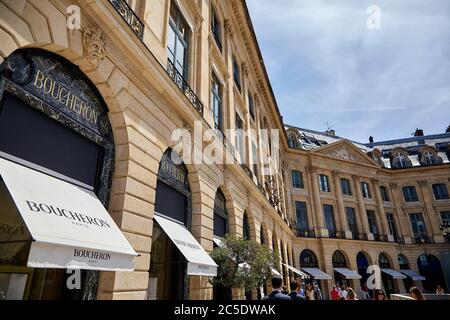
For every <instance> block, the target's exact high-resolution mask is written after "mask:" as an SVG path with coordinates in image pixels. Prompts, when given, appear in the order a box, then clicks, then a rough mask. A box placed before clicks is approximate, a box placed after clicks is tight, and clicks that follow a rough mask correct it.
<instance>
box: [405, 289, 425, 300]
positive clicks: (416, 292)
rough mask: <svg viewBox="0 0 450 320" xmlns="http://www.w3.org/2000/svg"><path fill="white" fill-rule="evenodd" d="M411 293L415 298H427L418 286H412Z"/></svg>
mask: <svg viewBox="0 0 450 320" xmlns="http://www.w3.org/2000/svg"><path fill="white" fill-rule="evenodd" d="M409 294H410V295H411V298H413V299H414V300H425V298H424V296H423V295H422V292H421V291H420V289H419V288H417V287H412V288H411V289H409Z"/></svg>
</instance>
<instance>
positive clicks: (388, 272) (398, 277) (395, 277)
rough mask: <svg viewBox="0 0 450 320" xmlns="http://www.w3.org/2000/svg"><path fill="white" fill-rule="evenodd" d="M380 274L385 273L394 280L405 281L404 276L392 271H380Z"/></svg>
mask: <svg viewBox="0 0 450 320" xmlns="http://www.w3.org/2000/svg"><path fill="white" fill-rule="evenodd" d="M381 271H382V272H384V273H386V274H387V275H389V276H391V277H392V278H394V279H406V276H405V275H404V274H401V273H400V272H397V271H395V270H393V269H388V268H386V269H381Z"/></svg>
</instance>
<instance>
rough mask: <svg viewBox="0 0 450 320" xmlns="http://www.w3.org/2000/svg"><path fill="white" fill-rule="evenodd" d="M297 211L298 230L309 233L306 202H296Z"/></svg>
mask: <svg viewBox="0 0 450 320" xmlns="http://www.w3.org/2000/svg"><path fill="white" fill-rule="evenodd" d="M295 211H296V213H297V230H298V231H300V232H303V233H304V232H305V231H308V229H309V224H308V212H307V211H306V202H303V201H295Z"/></svg>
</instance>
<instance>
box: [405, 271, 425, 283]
mask: <svg viewBox="0 0 450 320" xmlns="http://www.w3.org/2000/svg"><path fill="white" fill-rule="evenodd" d="M400 272H401V273H403V274H406V275H407V276H408V277H410V278H411V279H412V280H413V281H423V280H426V278H425V277H424V276H423V275H421V274H418V273H417V272H415V271H413V270H409V269H406V270H400Z"/></svg>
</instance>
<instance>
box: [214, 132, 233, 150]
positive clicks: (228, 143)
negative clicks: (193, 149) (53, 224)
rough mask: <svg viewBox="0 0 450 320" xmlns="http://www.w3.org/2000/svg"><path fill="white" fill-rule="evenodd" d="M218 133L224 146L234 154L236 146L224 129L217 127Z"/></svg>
mask: <svg viewBox="0 0 450 320" xmlns="http://www.w3.org/2000/svg"><path fill="white" fill-rule="evenodd" d="M215 130H216V134H217V135H218V136H219V137H220V139H221V141H222V143H223V145H224V147H225V148H226V149H227V150H228V151H229V152H230V153H231V154H232V155H233V156H234V152H235V149H234V146H233V145H232V144H231V142H230V140H228V138H227V137H226V136H225V134H224V133H223V131H222V130H220V128H216V129H215Z"/></svg>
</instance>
